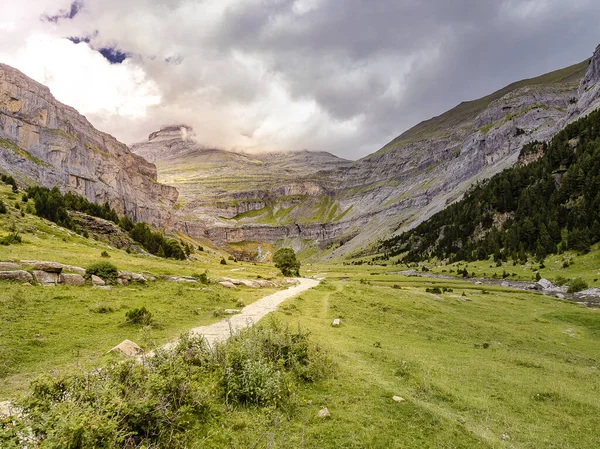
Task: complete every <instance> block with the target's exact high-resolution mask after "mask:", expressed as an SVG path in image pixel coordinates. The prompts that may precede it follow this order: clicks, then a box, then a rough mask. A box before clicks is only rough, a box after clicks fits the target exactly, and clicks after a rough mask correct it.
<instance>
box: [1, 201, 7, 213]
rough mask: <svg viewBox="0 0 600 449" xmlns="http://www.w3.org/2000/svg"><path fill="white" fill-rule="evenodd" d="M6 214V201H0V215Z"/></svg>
mask: <svg viewBox="0 0 600 449" xmlns="http://www.w3.org/2000/svg"><path fill="white" fill-rule="evenodd" d="M5 213H6V204H4V201H2V200H0V214H5Z"/></svg>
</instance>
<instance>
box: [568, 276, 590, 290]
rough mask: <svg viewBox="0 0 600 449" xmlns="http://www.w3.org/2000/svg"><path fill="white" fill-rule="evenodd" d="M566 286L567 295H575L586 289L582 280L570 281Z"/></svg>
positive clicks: (585, 283)
mask: <svg viewBox="0 0 600 449" xmlns="http://www.w3.org/2000/svg"><path fill="white" fill-rule="evenodd" d="M567 285H568V286H569V289H568V290H567V292H568V293H577V292H580V291H582V290H585V289H587V288H588V284H587V282H585V281H584V280H583V279H582V278H576V279H572V280H571V281H569V282H568V284H567Z"/></svg>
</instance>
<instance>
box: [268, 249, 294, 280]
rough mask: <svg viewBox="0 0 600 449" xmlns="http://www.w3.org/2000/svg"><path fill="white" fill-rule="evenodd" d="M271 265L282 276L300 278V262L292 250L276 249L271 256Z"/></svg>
mask: <svg viewBox="0 0 600 449" xmlns="http://www.w3.org/2000/svg"><path fill="white" fill-rule="evenodd" d="M273 263H274V265H275V266H276V267H277V268H279V269H280V270H281V274H283V275H284V276H300V262H299V261H298V259H296V253H295V252H294V250H293V249H292V248H281V249H278V250H277V252H276V253H275V255H274V256H273Z"/></svg>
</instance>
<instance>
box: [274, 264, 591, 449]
mask: <svg viewBox="0 0 600 449" xmlns="http://www.w3.org/2000/svg"><path fill="white" fill-rule="evenodd" d="M336 270H339V271H338V272H337V273H335V274H334V275H335V280H334V278H333V277H330V279H331V280H329V281H328V282H326V283H324V284H322V285H321V286H320V287H318V289H316V290H313V291H310V292H307V293H304V294H303V295H302V296H301V297H299V298H297V299H293V300H291V301H290V302H288V303H287V304H286V305H284V306H283V308H282V313H280V314H279V317H280V318H282V319H284V320H287V321H289V322H290V323H292V325H294V326H295V325H296V323H299V324H301V325H302V326H304V327H307V328H308V329H310V330H311V331H312V334H313V338H315V339H317V340H318V341H321V342H323V345H324V346H325V347H326V348H328V350H329V351H330V352H331V354H332V355H333V357H334V359H335V361H336V362H337V364H338V375H337V376H336V378H335V379H332V380H329V381H327V382H324V383H321V384H319V385H316V386H315V387H314V388H310V389H308V390H306V391H305V392H304V398H305V399H307V400H312V401H313V402H312V404H313V405H306V406H305V407H303V408H301V411H300V413H299V416H298V417H296V418H295V419H294V420H293V421H292V422H290V423H289V427H288V428H284V429H282V430H280V431H279V432H280V433H282V432H289V433H290V434H289V436H288V440H290V441H296V442H298V440H299V439H300V438H301V437H300V435H301V432H302V429H303V428H304V440H305V443H306V447H321V448H327V447H332V448H333V447H386V448H388V447H397V448H401V447H414V448H428V447H431V448H434V447H435V448H466V447H490V448H491V447H494V448H496V447H506V448H509V447H520V448H588V447H589V448H591V447H597V442H598V438H599V436H600V435H598V432H597V429H598V428H599V426H600V418H599V416H600V415H599V413H598V412H599V411H600V410H599V409H600V378H599V377H598V375H597V373H598V363H599V362H600V360H599V359H598V352H597V345H598V342H599V340H600V315H598V313H599V311H597V310H588V309H585V308H583V307H580V306H577V305H575V304H572V303H568V302H564V301H557V300H554V299H551V298H547V297H543V296H541V295H538V294H534V293H528V292H515V291H511V290H508V289H501V288H494V289H490V288H489V287H488V290H489V294H483V293H482V289H481V288H478V287H477V286H474V285H472V284H464V283H461V282H459V281H450V282H445V283H436V282H428V281H424V280H421V281H415V280H414V279H410V278H401V277H397V276H391V275H377V276H368V275H367V274H368V273H367V271H368V270H367V269H366V268H353V269H348V270H347V272H346V270H345V269H336ZM365 275H367V276H365ZM341 277H347V278H348V279H349V280H348V281H346V282H340V278H341ZM360 277H363V278H367V281H368V282H371V283H372V285H366V284H361V283H360V282H357V281H358V279H359V278H360ZM394 284H396V285H398V286H400V287H401V289H395V288H391V287H392V286H393V285H394ZM429 285H440V286H442V285H445V286H451V287H452V288H453V289H454V293H446V294H443V295H434V294H428V293H426V292H425V291H424V289H425V287H426V286H429ZM463 291H464V292H465V294H466V295H467V297H468V298H469V299H471V300H472V301H471V302H462V301H459V299H460V298H461V296H460V295H461V293H462V292H463ZM340 317H341V318H342V326H341V327H340V328H332V327H331V326H330V323H331V321H332V320H333V319H334V318H340ZM484 343H487V344H488V345H489V347H488V348H487V349H484ZM393 395H399V396H402V397H404V398H405V399H406V400H407V401H406V402H404V403H401V404H397V403H395V402H393V401H392V399H391V397H392V396H393ZM321 406H327V407H328V408H329V410H330V412H331V414H332V419H331V420H328V421H323V422H320V421H318V420H316V419H314V414H315V413H316V411H317V410H318V409H319V408H320V407H321ZM290 447H295V446H294V444H290Z"/></svg>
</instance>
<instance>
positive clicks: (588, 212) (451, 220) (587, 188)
mask: <svg viewBox="0 0 600 449" xmlns="http://www.w3.org/2000/svg"><path fill="white" fill-rule="evenodd" d="M598 241H600V110H596V111H594V112H592V113H590V114H589V115H588V116H586V117H584V118H581V119H579V120H578V121H576V122H574V123H571V124H569V125H567V127H566V128H565V129H563V130H562V131H560V132H559V133H558V134H557V135H556V136H555V137H554V138H553V139H552V141H551V142H550V143H548V144H546V143H531V144H529V145H526V146H525V147H523V149H522V150H521V153H520V157H519V163H518V164H517V165H516V166H514V167H511V168H508V169H506V170H504V171H503V172H502V173H499V174H497V175H495V176H494V177H492V178H491V179H490V180H489V181H488V182H486V183H485V184H483V185H481V186H476V187H475V188H474V189H473V190H472V191H471V192H469V193H468V194H467V195H466V196H465V197H464V198H463V199H462V200H461V201H459V202H458V203H455V204H453V205H452V206H450V207H448V208H446V209H444V210H443V211H441V212H439V213H437V214H436V215H434V216H433V217H432V218H430V219H429V220H427V221H425V222H423V223H421V224H420V225H419V226H417V227H416V228H415V229H413V230H411V231H409V232H406V233H404V234H402V235H400V236H397V237H394V238H391V239H388V240H385V241H383V242H382V244H381V246H380V249H381V250H382V251H383V252H384V253H385V254H386V256H388V257H389V256H392V257H393V256H397V255H400V254H405V255H404V257H403V260H404V261H405V262H418V261H423V260H426V259H431V258H434V257H436V258H438V259H440V260H444V259H449V260H450V262H454V261H460V260H467V261H473V260H486V259H488V258H489V257H491V256H492V255H493V256H494V259H495V260H496V261H497V262H502V261H506V260H507V259H508V258H511V259H513V260H515V261H517V260H525V261H526V260H527V255H530V254H534V255H535V256H537V258H538V259H539V260H543V259H544V258H545V257H546V256H547V255H549V254H554V253H556V252H557V251H564V250H567V249H569V250H575V251H579V252H582V253H586V252H589V251H590V246H591V245H592V244H594V243H596V242H598Z"/></svg>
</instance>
